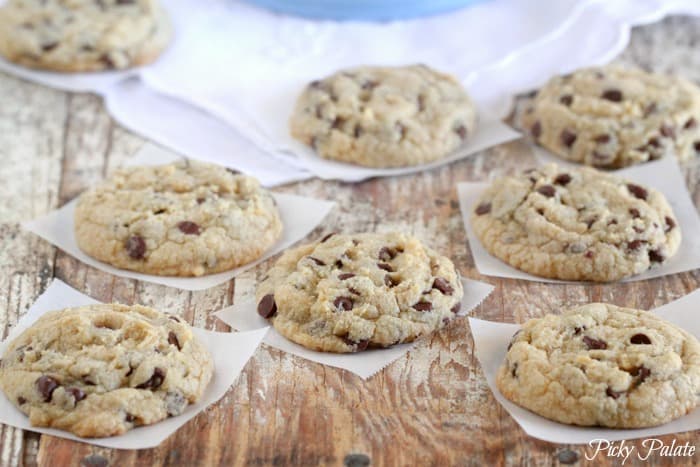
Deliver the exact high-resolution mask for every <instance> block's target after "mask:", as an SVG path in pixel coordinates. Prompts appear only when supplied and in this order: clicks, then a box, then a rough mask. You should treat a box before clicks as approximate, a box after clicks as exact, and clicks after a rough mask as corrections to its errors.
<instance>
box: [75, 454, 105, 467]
mask: <svg viewBox="0 0 700 467" xmlns="http://www.w3.org/2000/svg"><path fill="white" fill-rule="evenodd" d="M80 465H81V466H82V467H107V466H108V465H109V461H108V460H107V458H106V457H103V456H100V455H99V454H91V455H89V456H87V457H83V459H82V460H81V461H80Z"/></svg>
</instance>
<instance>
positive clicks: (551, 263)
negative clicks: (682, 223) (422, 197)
mask: <svg viewBox="0 0 700 467" xmlns="http://www.w3.org/2000/svg"><path fill="white" fill-rule="evenodd" d="M471 221H472V226H473V228H474V231H475V232H476V235H477V236H478V237H479V239H480V240H481V243H482V244H483V246H484V247H485V248H486V250H488V252H489V253H491V254H492V255H494V256H496V257H497V258H499V259H501V260H503V261H505V262H506V263H508V264H510V265H511V266H513V267H516V268H518V269H520V270H522V271H525V272H528V273H530V274H534V275H537V276H541V277H547V278H551V279H564V280H572V281H595V282H607V281H615V280H619V279H622V278H625V277H628V276H632V275H634V274H639V273H641V272H643V271H646V270H647V269H649V268H651V267H654V266H658V265H660V264H662V263H664V262H665V261H666V260H668V259H669V258H670V257H671V256H673V255H674V254H675V253H676V251H677V250H678V247H679V246H680V243H681V231H680V228H679V226H678V221H677V220H676V217H675V215H674V214H673V211H672V210H671V207H670V206H669V204H668V202H667V201H666V198H665V197H664V195H663V194H662V193H660V192H658V191H656V190H654V189H653V188H649V187H645V186H641V185H639V184H636V183H632V182H629V181H627V180H624V179H622V178H619V177H616V176H614V175H610V174H606V173H601V172H600V171H598V170H595V169H592V168H588V167H582V168H580V169H568V168H560V167H558V166H557V165H556V164H548V165H545V166H542V167H540V168H539V169H531V170H528V171H525V172H524V173H521V174H519V175H515V176H509V177H504V178H501V179H498V180H496V181H494V182H493V184H492V185H491V186H490V187H489V188H488V189H487V190H486V191H485V192H484V193H483V194H482V196H481V198H480V200H479V201H478V202H477V204H476V206H474V208H473V212H472V218H471Z"/></svg>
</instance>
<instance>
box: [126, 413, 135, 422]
mask: <svg viewBox="0 0 700 467" xmlns="http://www.w3.org/2000/svg"><path fill="white" fill-rule="evenodd" d="M124 420H125V421H126V422H128V423H133V422H134V420H136V417H134V416H133V415H131V414H130V413H129V412H127V413H126V415H124Z"/></svg>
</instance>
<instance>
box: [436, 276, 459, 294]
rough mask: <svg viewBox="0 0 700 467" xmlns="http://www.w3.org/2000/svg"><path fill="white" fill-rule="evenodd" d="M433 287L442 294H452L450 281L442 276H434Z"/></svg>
mask: <svg viewBox="0 0 700 467" xmlns="http://www.w3.org/2000/svg"><path fill="white" fill-rule="evenodd" d="M433 288H434V289H437V290H439V291H440V292H441V293H442V294H443V295H452V293H453V292H454V289H453V288H452V286H451V285H450V283H449V282H448V281H447V280H446V279H443V278H442V277H436V278H435V280H434V281H433Z"/></svg>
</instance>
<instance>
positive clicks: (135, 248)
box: [124, 235, 146, 259]
mask: <svg viewBox="0 0 700 467" xmlns="http://www.w3.org/2000/svg"><path fill="white" fill-rule="evenodd" d="M124 248H126V252H127V254H128V255H129V256H130V257H131V258H134V259H141V258H143V255H144V254H145V253H146V241H145V240H144V239H143V237H141V236H140V235H132V236H131V237H129V239H128V240H127V241H126V244H125V245H124Z"/></svg>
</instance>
